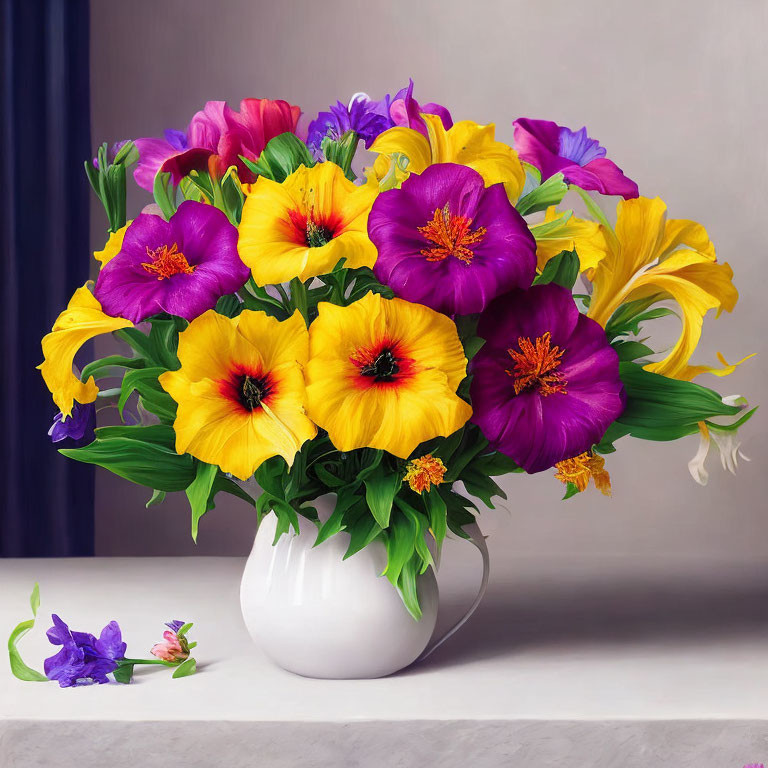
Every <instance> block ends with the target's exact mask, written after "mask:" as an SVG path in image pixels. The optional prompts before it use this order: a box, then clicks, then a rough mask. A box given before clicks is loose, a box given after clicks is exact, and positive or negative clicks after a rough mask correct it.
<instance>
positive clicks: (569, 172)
mask: <svg viewBox="0 0 768 768" xmlns="http://www.w3.org/2000/svg"><path fill="white" fill-rule="evenodd" d="M514 127H515V148H516V149H517V152H518V155H519V156H520V159H521V160H524V161H525V162H526V163H530V164H531V165H533V166H535V167H536V168H538V169H539V170H540V171H541V180H542V181H545V180H546V179H548V178H549V177H550V176H553V175H554V174H556V173H562V174H563V178H564V179H565V181H566V182H567V183H568V184H575V185H576V186H577V187H581V188H582V189H594V190H596V191H597V192H600V193H601V194H603V195H621V196H622V197H623V198H625V199H628V198H631V197H637V196H638V190H637V184H635V182H634V181H632V180H631V179H628V178H627V177H626V176H625V175H624V174H623V172H622V170H621V168H619V167H618V166H617V165H616V163H614V162H613V161H611V160H608V158H607V157H606V156H605V148H604V147H601V146H600V142H598V141H597V140H596V139H590V138H589V136H587V129H586V128H582V129H581V130H580V131H575V132H574V131H571V130H570V129H569V128H564V127H562V126H559V125H557V123H553V122H551V121H550V120H530V119H528V118H520V119H519V120H515V122H514Z"/></svg>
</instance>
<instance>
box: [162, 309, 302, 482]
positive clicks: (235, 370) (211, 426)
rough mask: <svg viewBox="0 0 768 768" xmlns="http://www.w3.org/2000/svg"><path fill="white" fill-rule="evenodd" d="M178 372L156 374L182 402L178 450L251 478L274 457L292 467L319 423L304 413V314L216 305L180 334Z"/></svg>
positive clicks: (177, 424)
mask: <svg viewBox="0 0 768 768" xmlns="http://www.w3.org/2000/svg"><path fill="white" fill-rule="evenodd" d="M178 355H179V362H180V363H181V368H180V369H179V370H178V371H167V372H166V373H163V374H162V375H161V376H160V377H159V381H160V384H161V385H162V387H163V389H165V391H166V392H168V394H169V395H170V396H171V397H172V398H173V399H174V400H175V401H176V402H177V403H178V411H177V414H176V420H175V421H174V423H173V428H174V430H175V432H176V451H177V452H178V453H191V454H192V455H193V456H195V457H196V458H198V459H200V461H205V462H207V463H208V464H216V465H218V466H219V467H221V469H222V470H223V471H224V472H231V473H232V474H233V475H235V476H236V477H239V478H240V479H241V480H247V479H248V478H249V477H250V476H251V475H252V474H253V473H254V472H255V471H256V469H257V468H258V467H259V465H260V464H261V463H262V462H264V461H266V460H267V459H269V458H271V457H272V456H282V457H283V458H284V459H285V461H286V463H287V464H288V466H291V465H292V464H293V460H294V457H295V456H296V452H297V451H298V450H299V448H300V447H301V445H302V443H304V442H305V441H306V440H311V439H312V438H313V437H314V436H315V435H316V434H317V428H316V427H315V425H314V424H313V423H312V422H311V421H310V420H309V418H307V415H306V410H305V406H306V391H305V387H304V375H303V372H302V368H303V366H304V365H306V362H307V356H308V336H307V329H306V326H305V324H304V320H303V319H302V317H301V315H300V314H299V313H298V312H296V313H294V314H293V316H292V317H289V318H288V319H287V320H285V321H283V322H280V321H278V320H276V319H275V318H274V317H270V316H268V315H267V314H265V313H264V312H252V311H250V310H245V311H244V312H242V313H241V314H240V315H238V316H237V317H235V318H228V317H224V316H223V315H219V314H217V313H216V312H214V311H213V310H208V311H207V312H205V313H204V314H202V315H200V316H199V317H197V318H195V319H194V320H193V321H192V322H191V323H190V324H189V327H188V328H187V329H186V330H184V331H182V332H181V333H180V334H179V352H178Z"/></svg>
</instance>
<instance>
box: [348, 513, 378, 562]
mask: <svg viewBox="0 0 768 768" xmlns="http://www.w3.org/2000/svg"><path fill="white" fill-rule="evenodd" d="M347 532H348V533H349V537H350V538H349V547H347V551H346V552H345V553H344V560H346V559H347V558H348V557H352V555H354V554H356V553H357V552H359V551H360V550H361V549H364V548H365V547H367V546H368V545H369V544H370V543H371V542H372V541H373V540H374V539H376V538H378V537H379V536H380V535H381V534H382V533H383V529H382V528H381V526H380V525H379V524H378V523H377V522H376V520H374V518H373V515H369V514H368V511H367V509H366V510H365V511H364V514H361V515H360V517H359V518H357V519H356V520H355V521H354V522H352V523H350V525H348V526H347Z"/></svg>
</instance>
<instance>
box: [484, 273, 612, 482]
mask: <svg viewBox="0 0 768 768" xmlns="http://www.w3.org/2000/svg"><path fill="white" fill-rule="evenodd" d="M478 335H479V336H480V337H482V338H483V339H485V340H486V343H485V345H484V346H483V348H482V349H481V350H480V351H479V352H478V353H477V355H476V356H475V358H474V360H473V361H472V373H473V375H474V377H473V380H472V385H471V388H470V392H471V396H472V407H473V409H474V413H473V415H472V421H474V422H475V423H476V424H477V425H478V426H479V427H480V429H481V431H482V432H483V434H484V435H485V437H486V438H487V439H488V441H489V442H490V444H491V446H492V447H493V448H496V449H497V450H499V451H501V452H502V453H504V454H506V455H507V456H510V457H512V458H513V459H514V460H515V461H516V462H517V463H518V464H519V465H520V466H521V467H523V468H524V469H525V470H526V471H528V472H540V471H542V470H544V469H548V468H549V467H552V466H554V465H555V464H556V463H557V462H558V461H563V460H564V459H570V458H573V457H574V456H578V455H579V454H581V453H584V452H585V451H588V450H590V449H591V448H592V446H593V445H594V444H595V443H599V442H600V439H601V438H602V437H603V435H604V434H605V430H606V429H608V426H609V425H610V424H611V423H612V422H613V421H615V420H616V419H617V418H618V417H619V416H620V415H621V413H622V411H623V410H624V402H625V395H624V390H623V387H622V383H621V379H620V378H619V358H618V355H617V353H616V351H615V350H614V349H613V348H612V347H611V346H610V345H609V344H608V339H607V338H606V335H605V331H604V330H603V328H602V327H601V326H600V325H599V324H598V323H596V322H595V321H594V320H592V319H590V318H588V317H587V316H586V315H582V314H580V313H579V311H578V309H577V308H576V303H575V302H574V300H573V296H572V295H571V292H570V291H569V290H568V289H567V288H563V287H562V286H559V285H556V284H554V283H550V284H549V285H541V286H534V287H533V288H530V289H529V290H528V291H513V292H510V293H507V294H505V295H503V296H499V298H497V299H496V300H495V301H493V302H491V304H490V305H489V306H488V308H487V309H486V310H485V312H484V313H483V314H482V316H481V317H480V322H479V324H478Z"/></svg>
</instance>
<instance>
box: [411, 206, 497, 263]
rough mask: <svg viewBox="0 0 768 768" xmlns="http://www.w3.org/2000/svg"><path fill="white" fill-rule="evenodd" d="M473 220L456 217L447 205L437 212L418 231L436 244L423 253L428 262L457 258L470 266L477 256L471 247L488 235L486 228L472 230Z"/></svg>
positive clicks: (425, 249)
mask: <svg viewBox="0 0 768 768" xmlns="http://www.w3.org/2000/svg"><path fill="white" fill-rule="evenodd" d="M471 225H472V219H470V218H468V217H466V216H454V215H453V214H452V213H451V211H450V207H449V206H448V204H447V203H446V204H445V206H444V207H443V208H437V209H436V210H435V213H434V216H433V217H432V220H431V221H429V222H428V223H427V224H425V225H424V226H423V227H418V231H419V232H420V233H421V234H422V235H424V237H425V238H426V239H427V240H429V241H431V242H432V243H434V245H432V246H431V247H429V248H424V249H422V251H421V255H422V256H426V257H427V261H443V259H446V258H448V256H455V257H456V258H457V259H458V260H459V261H463V262H464V263H465V264H467V265H469V264H471V263H472V259H473V258H474V256H475V254H474V251H473V250H472V249H471V248H470V246H471V245H474V244H475V243H479V242H480V241H481V240H482V239H483V238H484V237H485V233H486V229H485V227H478V228H477V229H471Z"/></svg>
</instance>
